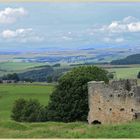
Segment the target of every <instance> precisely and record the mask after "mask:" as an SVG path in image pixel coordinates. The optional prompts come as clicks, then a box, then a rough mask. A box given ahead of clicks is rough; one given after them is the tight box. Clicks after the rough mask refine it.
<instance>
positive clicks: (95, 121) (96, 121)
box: [92, 120, 101, 124]
mask: <svg viewBox="0 0 140 140" xmlns="http://www.w3.org/2000/svg"><path fill="white" fill-rule="evenodd" d="M92 124H101V122H100V121H98V120H94V121H93V122H92Z"/></svg>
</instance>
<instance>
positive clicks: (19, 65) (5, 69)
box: [0, 62, 45, 76]
mask: <svg viewBox="0 0 140 140" xmlns="http://www.w3.org/2000/svg"><path fill="white" fill-rule="evenodd" d="M42 65H45V63H44V64H42V63H35V62H34V63H33V62H28V63H25V62H0V76H2V75H4V74H8V73H18V72H22V71H26V70H28V69H30V68H33V67H36V66H42Z"/></svg>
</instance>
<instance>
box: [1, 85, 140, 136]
mask: <svg viewBox="0 0 140 140" xmlns="http://www.w3.org/2000/svg"><path fill="white" fill-rule="evenodd" d="M53 89H54V86H52V85H48V86H47V85H32V84H30V85H12V84H7V85H6V84H5V85H3V84H1V85H0V138H140V122H131V123H127V124H120V125H88V124H87V122H73V123H60V122H59V123H58V122H45V123H17V122H15V121H12V120H11V119H10V114H11V108H12V105H13V102H14V100H16V99H18V98H20V97H23V98H26V99H29V98H34V99H38V100H39V101H40V102H41V103H42V104H44V105H47V104H48V101H49V95H50V94H51V92H52V91H53Z"/></svg>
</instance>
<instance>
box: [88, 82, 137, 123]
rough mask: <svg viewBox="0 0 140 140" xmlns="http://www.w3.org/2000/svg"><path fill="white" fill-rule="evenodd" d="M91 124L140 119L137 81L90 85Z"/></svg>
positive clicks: (91, 83) (90, 83)
mask: <svg viewBox="0 0 140 140" xmlns="http://www.w3.org/2000/svg"><path fill="white" fill-rule="evenodd" d="M88 98H89V114H88V122H89V124H96V123H100V124H110V123H122V122H128V121H131V120H133V119H140V86H138V85H137V80H119V81H110V82H109V84H105V83H104V82H103V81H100V82H97V81H91V82H89V83H88Z"/></svg>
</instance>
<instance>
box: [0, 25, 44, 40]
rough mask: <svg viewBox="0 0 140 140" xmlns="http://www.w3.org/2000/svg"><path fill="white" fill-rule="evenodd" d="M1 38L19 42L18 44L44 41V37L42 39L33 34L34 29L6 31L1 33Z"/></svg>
mask: <svg viewBox="0 0 140 140" xmlns="http://www.w3.org/2000/svg"><path fill="white" fill-rule="evenodd" d="M1 36H2V37H3V39H6V40H9V41H13V40H14V41H17V42H31V41H33V42H40V41H42V40H43V37H40V36H38V35H36V34H35V33H34V32H33V29H32V28H26V29H17V30H9V29H7V30H4V31H3V32H2V33H1Z"/></svg>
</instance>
